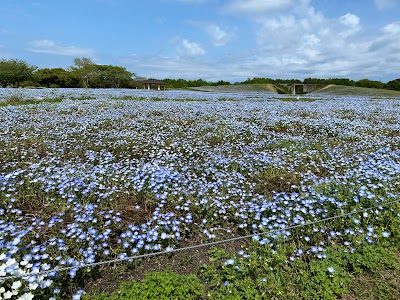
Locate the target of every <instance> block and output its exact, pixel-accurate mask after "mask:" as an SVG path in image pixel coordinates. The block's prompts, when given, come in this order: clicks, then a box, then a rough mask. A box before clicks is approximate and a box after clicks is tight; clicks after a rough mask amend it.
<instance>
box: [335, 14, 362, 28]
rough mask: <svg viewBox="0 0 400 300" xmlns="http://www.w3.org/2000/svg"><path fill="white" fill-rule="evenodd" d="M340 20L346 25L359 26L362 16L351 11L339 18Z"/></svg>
mask: <svg viewBox="0 0 400 300" xmlns="http://www.w3.org/2000/svg"><path fill="white" fill-rule="evenodd" d="M339 22H340V23H342V24H343V25H345V26H348V27H352V28H357V27H358V25H359V24H360V18H359V17H357V16H356V15H353V14H351V13H347V14H345V15H344V16H341V17H340V18H339Z"/></svg>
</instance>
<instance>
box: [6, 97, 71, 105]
mask: <svg viewBox="0 0 400 300" xmlns="http://www.w3.org/2000/svg"><path fill="white" fill-rule="evenodd" d="M63 99H64V97H63V96H61V97H55V98H47V99H40V100H25V99H24V98H23V96H22V95H18V94H15V95H12V96H9V97H8V98H6V100H5V101H4V102H0V107H4V106H9V105H13V106H18V105H28V104H40V103H59V102H61V101H62V100H63Z"/></svg>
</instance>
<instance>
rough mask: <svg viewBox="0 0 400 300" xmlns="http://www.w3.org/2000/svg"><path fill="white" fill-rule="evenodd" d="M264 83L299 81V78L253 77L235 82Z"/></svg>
mask: <svg viewBox="0 0 400 300" xmlns="http://www.w3.org/2000/svg"><path fill="white" fill-rule="evenodd" d="M265 83H276V84H279V83H292V84H293V83H301V80H298V79H272V78H262V77H254V78H247V80H245V81H243V82H238V83H237V84H265Z"/></svg>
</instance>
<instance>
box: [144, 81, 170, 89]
mask: <svg viewBox="0 0 400 300" xmlns="http://www.w3.org/2000/svg"><path fill="white" fill-rule="evenodd" d="M141 82H142V83H143V88H144V89H145V90H151V89H153V88H154V89H155V88H157V90H159V91H160V90H165V86H166V85H167V83H166V82H164V81H161V80H157V79H146V80H142V81H141Z"/></svg>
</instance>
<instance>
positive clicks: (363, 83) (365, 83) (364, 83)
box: [239, 77, 400, 91]
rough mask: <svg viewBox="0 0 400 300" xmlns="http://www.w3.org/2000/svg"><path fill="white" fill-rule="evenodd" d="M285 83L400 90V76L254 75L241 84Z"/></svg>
mask: <svg viewBox="0 0 400 300" xmlns="http://www.w3.org/2000/svg"><path fill="white" fill-rule="evenodd" d="M243 83H245V84H265V83H271V84H283V83H286V84H287V83H291V84H296V83H298V84H325V85H329V84H335V85H346V86H355V87H365V88H374V89H389V90H397V91H400V78H399V79H394V80H391V81H389V82H386V83H384V82H381V81H377V80H370V79H361V80H358V81H354V80H352V79H348V78H328V79H325V78H306V79H304V80H303V81H301V80H298V79H272V78H260V77H254V78H251V79H250V78H249V79H247V80H245V81H243V82H240V83H239V84H243Z"/></svg>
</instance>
